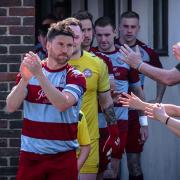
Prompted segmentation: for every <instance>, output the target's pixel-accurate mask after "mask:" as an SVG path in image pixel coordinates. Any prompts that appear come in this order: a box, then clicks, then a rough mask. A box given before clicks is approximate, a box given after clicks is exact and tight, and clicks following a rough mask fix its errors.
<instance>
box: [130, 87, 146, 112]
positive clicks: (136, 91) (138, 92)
mask: <svg viewBox="0 0 180 180" xmlns="http://www.w3.org/2000/svg"><path fill="white" fill-rule="evenodd" d="M131 89H132V91H133V93H134V94H135V95H136V96H137V97H139V98H140V99H141V100H142V101H143V102H145V94H144V91H143V90H142V88H141V87H134V88H131ZM144 104H145V103H144ZM144 109H145V108H144V107H143V110H141V109H139V115H144Z"/></svg>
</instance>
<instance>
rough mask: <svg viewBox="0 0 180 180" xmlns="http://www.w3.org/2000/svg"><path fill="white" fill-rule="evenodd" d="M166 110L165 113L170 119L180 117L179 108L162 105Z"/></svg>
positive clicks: (171, 105)
mask: <svg viewBox="0 0 180 180" xmlns="http://www.w3.org/2000/svg"><path fill="white" fill-rule="evenodd" d="M163 105H164V107H165V110H166V113H167V114H168V115H169V116H172V117H180V106H176V105H173V104H163Z"/></svg>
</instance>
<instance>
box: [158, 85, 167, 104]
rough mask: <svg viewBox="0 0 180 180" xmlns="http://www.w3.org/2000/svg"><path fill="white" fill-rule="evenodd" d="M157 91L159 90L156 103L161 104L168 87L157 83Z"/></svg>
mask: <svg viewBox="0 0 180 180" xmlns="http://www.w3.org/2000/svg"><path fill="white" fill-rule="evenodd" d="M156 89H157V93H156V99H155V100H156V103H161V101H162V99H163V96H164V92H165V90H166V85H165V84H162V83H158V82H157V84H156Z"/></svg>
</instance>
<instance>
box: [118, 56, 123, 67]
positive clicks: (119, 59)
mask: <svg viewBox="0 0 180 180" xmlns="http://www.w3.org/2000/svg"><path fill="white" fill-rule="evenodd" d="M116 62H117V63H118V64H120V65H123V64H124V62H123V61H122V59H121V58H120V57H117V58H116Z"/></svg>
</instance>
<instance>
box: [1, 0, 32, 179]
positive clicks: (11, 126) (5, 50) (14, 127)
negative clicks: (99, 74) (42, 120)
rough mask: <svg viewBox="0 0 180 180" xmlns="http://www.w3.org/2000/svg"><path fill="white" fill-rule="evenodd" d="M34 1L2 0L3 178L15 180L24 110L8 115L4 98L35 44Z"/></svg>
mask: <svg viewBox="0 0 180 180" xmlns="http://www.w3.org/2000/svg"><path fill="white" fill-rule="evenodd" d="M34 3H35V1H34V0H1V1H0V179H1V180H10V179H11V180H13V179H15V174H16V170H17V164H18V155H19V146H20V139H19V137H20V134H21V127H22V120H21V118H22V112H21V110H18V111H17V112H15V113H12V114H7V113H5V111H4V106H5V99H6V96H7V94H8V93H9V91H10V89H11V88H12V86H13V85H14V79H15V74H16V72H18V71H19V63H20V61H21V59H22V57H23V54H24V53H25V52H28V51H29V50H32V49H33V46H34V31H35V30H34V24H35V18H34V16H35V8H34Z"/></svg>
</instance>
